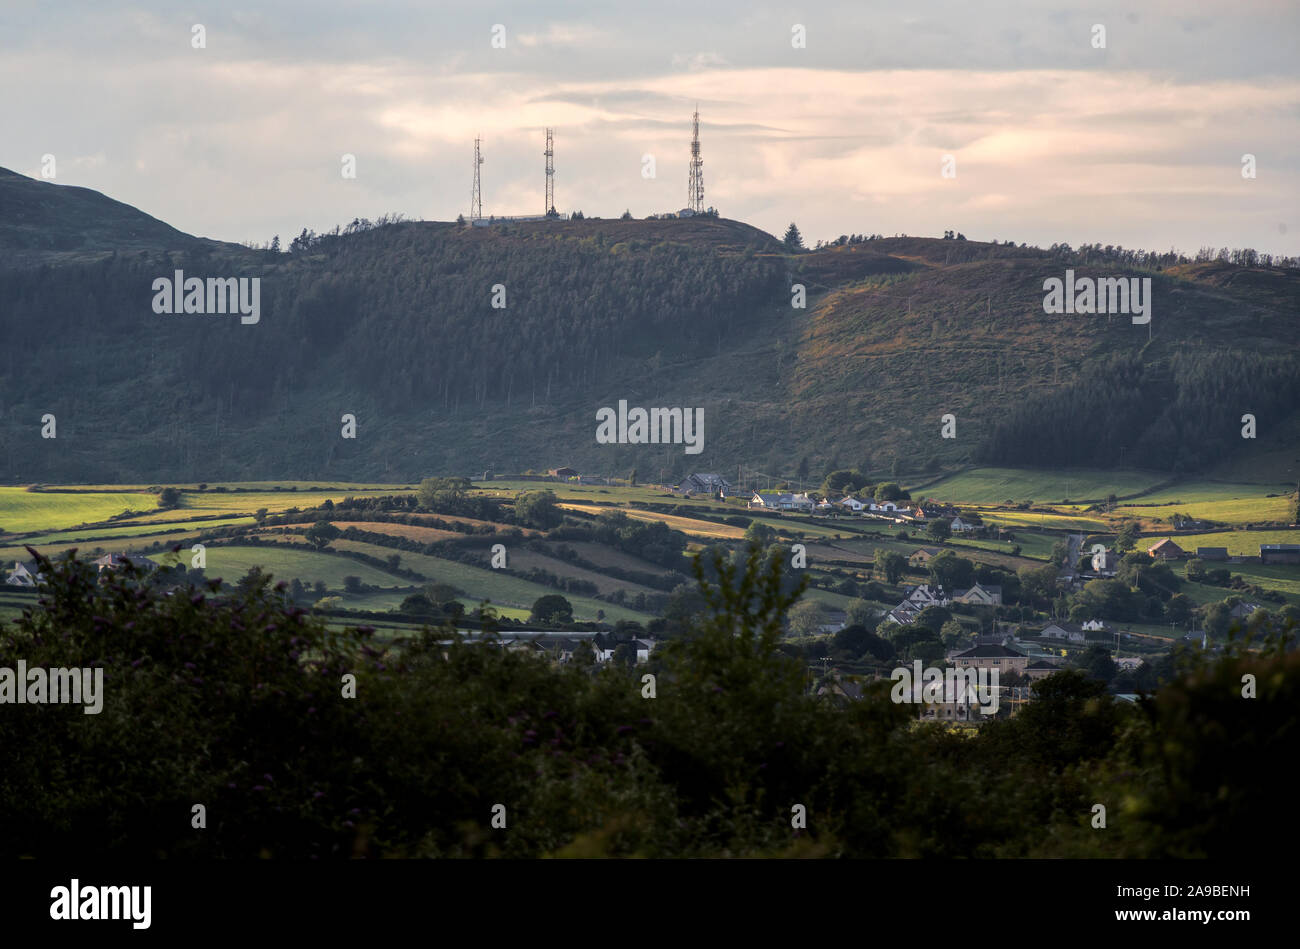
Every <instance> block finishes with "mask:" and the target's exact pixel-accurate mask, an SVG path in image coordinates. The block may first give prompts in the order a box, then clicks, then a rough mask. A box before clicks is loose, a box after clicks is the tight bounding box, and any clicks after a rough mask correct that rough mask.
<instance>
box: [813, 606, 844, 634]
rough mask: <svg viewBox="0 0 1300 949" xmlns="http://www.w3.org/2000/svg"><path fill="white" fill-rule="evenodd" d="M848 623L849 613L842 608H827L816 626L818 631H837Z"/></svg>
mask: <svg viewBox="0 0 1300 949" xmlns="http://www.w3.org/2000/svg"><path fill="white" fill-rule="evenodd" d="M848 625H849V614H848V613H846V612H844V610H827V611H826V612H825V614H824V615H823V620H822V622H821V623H820V624H819V625H818V626H817V632H819V633H838V632H839V631H840V630H842V629H843V628H844V627H846V626H848Z"/></svg>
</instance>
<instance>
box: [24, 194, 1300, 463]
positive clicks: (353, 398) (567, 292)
mask: <svg viewBox="0 0 1300 949" xmlns="http://www.w3.org/2000/svg"><path fill="white" fill-rule="evenodd" d="M1067 267H1070V268H1074V269H1075V270H1076V271H1077V273H1078V274H1079V275H1080V276H1085V275H1089V276H1102V275H1105V276H1120V275H1126V276H1134V277H1150V278H1151V280H1152V284H1153V291H1154V301H1155V302H1154V309H1153V320H1152V324H1151V325H1150V326H1149V327H1148V326H1137V325H1133V324H1132V323H1131V322H1130V321H1129V319H1128V318H1127V317H1125V316H1118V317H1110V318H1107V317H1105V316H1085V315H1067V316H1049V315H1047V314H1044V312H1043V307H1042V297H1043V291H1042V284H1043V280H1044V279H1045V278H1046V277H1050V276H1061V275H1063V273H1064V270H1065V268H1067ZM177 270H180V271H182V272H183V274H184V276H185V277H200V278H232V277H233V278H258V279H259V280H260V314H259V318H258V320H257V322H256V323H253V324H245V323H242V322H241V320H240V318H239V317H238V316H233V315H230V314H218V315H203V314H198V313H189V314H184V313H181V314H157V313H155V312H154V311H153V307H152V303H153V300H154V297H155V291H154V289H153V284H154V281H155V280H157V279H159V278H163V277H166V278H171V277H172V276H173V274H174V273H175V271H177ZM795 284H802V285H803V286H804V287H805V288H806V292H807V295H808V296H807V306H806V308H803V309H797V308H794V307H792V305H791V301H792V287H793V285H795ZM494 302H495V303H497V304H504V305H503V306H500V305H498V306H494ZM1298 304H1300V276H1298V275H1297V274H1296V273H1295V272H1294V271H1281V270H1266V269H1261V268H1246V267H1239V266H1234V265H1228V264H1196V265H1193V264H1186V263H1179V262H1177V261H1175V260H1165V261H1163V262H1162V261H1160V260H1157V259H1154V258H1151V259H1144V260H1142V261H1140V262H1137V263H1135V262H1134V260H1133V259H1131V258H1128V257H1116V258H1114V259H1105V258H1098V257H1097V255H1096V254H1082V253H1080V252H1075V251H1071V250H1069V249H1068V248H1064V249H1063V248H1052V249H1050V250H1042V249H1038V248H1027V247H1016V246H1014V245H1011V244H1005V245H1003V244H983V243H979V242H969V241H964V240H962V241H955V240H939V239H928V238H913V237H900V238H886V239H876V240H867V241H863V242H860V243H847V244H845V245H843V246H833V247H829V248H825V249H822V250H818V251H815V252H809V253H800V254H789V253H786V252H785V250H784V248H783V247H782V246H781V244H780V243H779V242H778V241H776V240H775V239H774V238H773V237H772V236H771V235H768V234H766V233H764V232H762V231H760V230H758V229H756V228H753V227H751V226H749V225H746V224H744V223H741V222H738V221H729V220H725V219H717V218H695V219H680V220H679V219H671V220H648V221H621V220H600V219H587V220H579V221H539V222H513V223H507V224H499V225H496V226H492V227H483V228H466V227H459V226H457V225H455V224H450V223H437V222H405V223H396V224H388V225H385V226H382V227H366V226H365V225H364V224H358V223H356V222H354V225H353V226H351V227H349V228H347V229H343V230H337V229H336V233H333V234H329V235H311V234H308V233H304V235H303V236H302V237H301V238H300V239H299V240H298V241H296V242H295V245H294V248H293V252H292V253H275V252H270V251H250V250H248V249H246V248H243V247H240V246H236V245H230V244H222V243H219V242H214V241H207V240H202V239H199V238H194V237H190V236H189V235H185V234H182V233H181V232H179V231H176V230H174V229H173V228H170V227H169V226H167V225H166V224H163V223H162V222H159V221H157V220H155V219H153V218H151V217H149V216H148V215H145V214H143V213H141V212H138V211H136V210H135V209H132V208H130V207H128V206H126V205H123V204H120V203H119V202H116V201H112V200H111V199H109V198H107V197H105V196H103V195H100V194H98V193H96V192H93V191H89V190H87V189H81V188H68V187H64V186H55V185H51V184H48V183H46V182H39V181H35V180H32V179H28V178H25V177H23V176H21V175H15V174H13V173H11V172H3V171H2V170H0V305H3V306H4V309H5V315H6V320H5V325H6V328H7V332H8V335H7V339H6V346H5V347H4V349H3V351H0V482H8V483H22V482H31V481H46V482H95V483H113V482H132V483H134V482H144V483H154V482H160V481H167V480H194V481H199V480H203V481H218V480H236V479H245V480H252V479H258V478H302V479H317V478H330V479H336V480H337V479H344V478H356V479H376V480H385V481H397V480H409V479H418V478H419V477H422V476H424V475H427V474H431V473H457V474H471V473H481V472H482V471H483V470H485V469H492V470H496V471H499V472H500V471H522V470H525V469H527V468H530V467H535V468H542V467H547V466H552V465H559V464H570V465H573V466H574V467H577V468H579V469H580V470H583V471H588V472H591V471H598V472H601V473H609V474H615V475H620V476H621V475H625V474H626V473H627V472H628V471H629V470H631V469H633V468H635V469H637V470H638V473H639V476H640V477H641V478H642V479H660V478H663V479H668V478H673V477H676V476H679V475H683V474H685V473H686V472H688V471H693V470H694V471H698V470H722V471H730V470H734V469H735V467H736V466H737V465H743V466H745V467H747V468H749V469H751V470H759V471H763V472H767V473H771V474H774V475H778V476H780V475H786V476H789V475H793V474H794V472H795V469H796V468H797V467H798V466H799V465H800V463H801V461H802V460H803V459H805V458H807V459H808V467H809V469H810V470H811V471H813V472H820V471H823V470H825V469H827V468H830V467H836V466H848V465H866V466H868V467H871V468H873V469H875V470H876V471H879V472H889V471H899V470H902V471H909V470H911V471H916V470H921V469H926V468H937V467H938V466H940V465H949V464H960V463H966V462H969V461H979V462H981V463H984V464H1005V465H1026V464H1028V465H1041V466H1054V465H1072V466H1079V467H1112V466H1117V465H1124V466H1129V467H1140V468H1152V469H1160V470H1182V471H1196V470H1203V469H1205V468H1207V467H1210V466H1213V465H1218V464H1223V463H1227V462H1232V463H1234V464H1236V465H1238V466H1241V465H1245V466H1247V467H1249V466H1250V465H1251V464H1252V463H1253V460H1254V459H1256V458H1258V459H1265V460H1266V461H1267V465H1268V467H1269V471H1268V472H1264V473H1261V477H1270V478H1279V479H1280V478H1283V477H1287V478H1293V477H1294V471H1295V469H1296V460H1295V458H1294V455H1295V451H1294V449H1293V446H1294V441H1293V440H1291V439H1289V438H1285V437H1283V435H1282V433H1283V432H1286V431H1294V426H1295V424H1296V413H1295V411H1294V406H1295V405H1296V394H1297V391H1300V390H1298V388H1297V372H1296V369H1295V365H1296V360H1295V355H1296V349H1297V347H1298V346H1300V339H1298V338H1297V334H1296V333H1295V330H1294V314H1295V312H1297V310H1298V309H1300V306H1298ZM15 330H17V331H15ZM1148 334H1149V335H1150V338H1148ZM619 400H627V402H628V404H629V405H630V406H634V407H635V406H642V407H647V408H648V407H652V406H664V407H700V408H703V409H704V413H705V419H706V425H705V440H704V450H703V451H702V452H701V453H700V454H686V453H685V451H684V446H682V445H626V444H620V445H600V444H597V442H596V440H595V429H596V411H597V410H598V409H599V408H601V407H606V406H608V407H615V406H617V405H618V402H619ZM1247 412H1250V413H1252V414H1254V415H1255V416H1256V418H1257V425H1258V437H1257V439H1255V440H1254V441H1253V442H1247V441H1245V440H1243V439H1241V437H1240V427H1241V423H1240V421H1239V420H1240V417H1241V415H1242V414H1243V413H1247ZM47 413H48V414H52V415H54V416H55V418H56V420H57V437H56V438H54V439H45V438H42V437H41V419H42V417H43V416H45V415H46V414H47ZM948 413H951V414H953V415H955V416H956V418H957V437H956V438H955V439H944V438H941V437H940V417H941V416H942V415H945V414H948ZM345 414H351V415H354V416H355V418H356V422H357V431H356V435H357V437H356V438H355V439H345V438H342V437H341V419H342V417H343V416H344V415H345Z"/></svg>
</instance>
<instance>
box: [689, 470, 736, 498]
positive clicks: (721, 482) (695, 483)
mask: <svg viewBox="0 0 1300 949" xmlns="http://www.w3.org/2000/svg"><path fill="white" fill-rule="evenodd" d="M677 490H678V491H679V492H681V493H682V494H707V495H710V496H713V495H720V496H722V497H724V498H725V497H726V496H727V495H728V494H730V493H731V482H730V481H728V480H727V479H726V478H724V477H722V475H717V474H693V475H689V476H688V477H687V478H686V480H685V481H683V482H682V483H681V484H679V485H678V486H677Z"/></svg>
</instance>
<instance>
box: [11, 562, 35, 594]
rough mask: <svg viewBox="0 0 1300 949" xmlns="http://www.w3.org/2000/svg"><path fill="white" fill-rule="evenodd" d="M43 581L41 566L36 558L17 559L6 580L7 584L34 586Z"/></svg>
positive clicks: (12, 585)
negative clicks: (37, 563)
mask: <svg viewBox="0 0 1300 949" xmlns="http://www.w3.org/2000/svg"><path fill="white" fill-rule="evenodd" d="M40 582H41V568H40V567H38V566H37V565H36V561H35V560H15V561H14V568H13V569H12V570H10V571H9V576H8V578H7V579H6V580H5V585H6V586H11V587H34V586H36V585H37V584H38V583H40Z"/></svg>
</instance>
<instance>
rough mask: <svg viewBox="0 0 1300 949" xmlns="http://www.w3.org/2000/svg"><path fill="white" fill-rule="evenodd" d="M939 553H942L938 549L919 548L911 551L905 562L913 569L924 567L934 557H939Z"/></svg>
mask: <svg viewBox="0 0 1300 949" xmlns="http://www.w3.org/2000/svg"><path fill="white" fill-rule="evenodd" d="M940 553H942V550H941V548H939V547H920V548H918V549H916V550H914V551H912V554H911V556H909V557H908V558H907V562H908V563H909V564H911V565H912V566H913V567H924V566H925V565H926V564H927V563H929V562H930V561H931V560H933V559H934V558H935V557H937V556H939V554H940Z"/></svg>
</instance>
